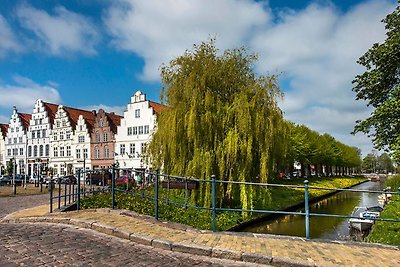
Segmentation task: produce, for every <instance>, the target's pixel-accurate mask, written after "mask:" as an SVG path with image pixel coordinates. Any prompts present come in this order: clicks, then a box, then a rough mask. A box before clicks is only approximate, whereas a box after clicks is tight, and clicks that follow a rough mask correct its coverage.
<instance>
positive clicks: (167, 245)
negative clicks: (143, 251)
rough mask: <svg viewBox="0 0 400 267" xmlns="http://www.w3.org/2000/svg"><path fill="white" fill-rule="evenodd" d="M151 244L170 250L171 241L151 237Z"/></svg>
mask: <svg viewBox="0 0 400 267" xmlns="http://www.w3.org/2000/svg"><path fill="white" fill-rule="evenodd" d="M151 245H152V246H153V247H155V248H161V249H164V250H172V243H171V242H169V241H165V240H160V239H153V241H151Z"/></svg>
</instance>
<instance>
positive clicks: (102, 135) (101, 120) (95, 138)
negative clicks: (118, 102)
mask: <svg viewBox="0 0 400 267" xmlns="http://www.w3.org/2000/svg"><path fill="white" fill-rule="evenodd" d="M121 119H122V116H119V115H117V114H115V113H114V112H111V113H107V112H105V111H104V110H103V109H99V111H98V112H97V114H96V120H95V123H94V127H93V131H92V133H91V163H92V167H93V170H100V169H107V168H110V167H111V166H112V164H113V163H114V153H115V151H114V148H115V134H116V133H117V127H118V126H119V125H120V123H121Z"/></svg>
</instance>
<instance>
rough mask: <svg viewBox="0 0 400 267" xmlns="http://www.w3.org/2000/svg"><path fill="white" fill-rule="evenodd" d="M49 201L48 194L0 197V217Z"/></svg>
mask: <svg viewBox="0 0 400 267" xmlns="http://www.w3.org/2000/svg"><path fill="white" fill-rule="evenodd" d="M46 203H49V195H48V194H41V195H33V196H16V197H0V219H1V218H3V217H4V216H6V215H7V214H9V213H12V212H14V211H17V210H21V209H26V208H31V207H36V206H39V205H43V204H46Z"/></svg>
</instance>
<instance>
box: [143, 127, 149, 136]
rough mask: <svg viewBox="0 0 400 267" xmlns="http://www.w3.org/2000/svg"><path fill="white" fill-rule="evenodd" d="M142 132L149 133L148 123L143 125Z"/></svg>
mask: <svg viewBox="0 0 400 267" xmlns="http://www.w3.org/2000/svg"><path fill="white" fill-rule="evenodd" d="M144 133H145V134H148V133H149V125H145V126H144Z"/></svg>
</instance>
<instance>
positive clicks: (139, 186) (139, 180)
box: [137, 173, 143, 188]
mask: <svg viewBox="0 0 400 267" xmlns="http://www.w3.org/2000/svg"><path fill="white" fill-rule="evenodd" d="M137 182H138V188H142V183H143V180H142V176H141V174H140V173H139V174H138V175H137Z"/></svg>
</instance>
